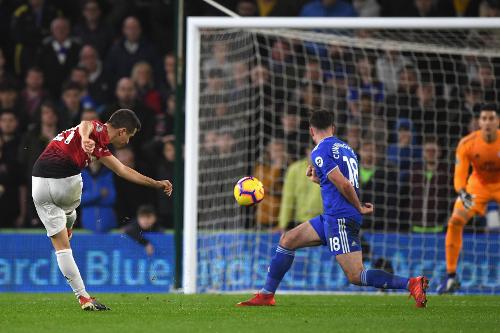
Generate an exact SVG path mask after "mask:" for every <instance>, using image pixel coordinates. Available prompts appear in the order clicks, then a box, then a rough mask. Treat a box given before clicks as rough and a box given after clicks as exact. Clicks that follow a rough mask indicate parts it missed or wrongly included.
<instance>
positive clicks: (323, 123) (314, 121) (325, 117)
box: [309, 110, 335, 130]
mask: <svg viewBox="0 0 500 333" xmlns="http://www.w3.org/2000/svg"><path fill="white" fill-rule="evenodd" d="M309 125H311V126H312V127H314V128H317V129H319V130H324V129H327V128H329V127H332V126H335V123H334V115H333V112H330V111H326V110H315V111H313V112H312V113H311V116H310V117H309Z"/></svg>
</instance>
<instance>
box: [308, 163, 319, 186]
mask: <svg viewBox="0 0 500 333" xmlns="http://www.w3.org/2000/svg"><path fill="white" fill-rule="evenodd" d="M306 176H307V177H308V178H309V179H310V180H311V181H312V182H314V183H316V184H319V178H318V176H317V175H316V170H315V169H314V167H313V166H312V165H308V166H307V170H306Z"/></svg>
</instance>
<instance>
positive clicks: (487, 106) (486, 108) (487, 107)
mask: <svg viewBox="0 0 500 333" xmlns="http://www.w3.org/2000/svg"><path fill="white" fill-rule="evenodd" d="M483 111H495V112H496V114H497V115H498V114H499V111H498V108H497V106H496V104H493V103H488V104H482V105H481V107H480V108H479V112H480V113H481V112H483Z"/></svg>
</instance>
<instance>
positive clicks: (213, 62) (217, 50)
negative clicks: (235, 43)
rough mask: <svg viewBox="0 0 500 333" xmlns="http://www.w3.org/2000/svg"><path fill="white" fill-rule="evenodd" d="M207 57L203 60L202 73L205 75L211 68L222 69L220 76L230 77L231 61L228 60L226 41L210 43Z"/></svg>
mask: <svg viewBox="0 0 500 333" xmlns="http://www.w3.org/2000/svg"><path fill="white" fill-rule="evenodd" d="M210 48H211V50H210V52H209V54H210V55H211V56H210V57H209V58H208V59H206V60H205V61H204V62H203V73H204V76H205V77H207V76H208V74H209V72H210V71H211V70H212V69H218V70H220V71H222V77H231V76H232V75H233V73H232V66H233V65H232V63H231V62H229V60H228V54H227V53H228V50H227V49H228V42H227V41H216V42H214V43H213V44H212V45H211V47H210Z"/></svg>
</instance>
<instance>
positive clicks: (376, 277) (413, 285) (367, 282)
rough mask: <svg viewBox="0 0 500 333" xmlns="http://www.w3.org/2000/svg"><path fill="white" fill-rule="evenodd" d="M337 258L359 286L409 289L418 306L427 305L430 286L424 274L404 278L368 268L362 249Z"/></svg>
mask: <svg viewBox="0 0 500 333" xmlns="http://www.w3.org/2000/svg"><path fill="white" fill-rule="evenodd" d="M335 259H336V260H337V262H338V263H339V265H340V266H341V267H342V269H343V271H344V273H345V275H346V276H347V278H348V280H349V282H350V283H352V284H355V285H358V286H372V287H375V288H383V289H403V290H408V291H409V292H410V296H411V297H413V298H414V299H415V302H416V306H417V307H418V308H423V307H425V306H426V304H427V296H426V290H427V288H428V286H429V280H428V279H427V278H425V277H424V276H418V277H414V278H404V277H400V276H397V275H392V274H390V273H388V272H386V271H383V270H380V269H369V270H366V269H364V267H363V260H362V254H361V251H356V252H350V253H344V254H339V255H337V256H336V257H335Z"/></svg>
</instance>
